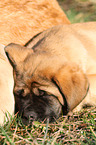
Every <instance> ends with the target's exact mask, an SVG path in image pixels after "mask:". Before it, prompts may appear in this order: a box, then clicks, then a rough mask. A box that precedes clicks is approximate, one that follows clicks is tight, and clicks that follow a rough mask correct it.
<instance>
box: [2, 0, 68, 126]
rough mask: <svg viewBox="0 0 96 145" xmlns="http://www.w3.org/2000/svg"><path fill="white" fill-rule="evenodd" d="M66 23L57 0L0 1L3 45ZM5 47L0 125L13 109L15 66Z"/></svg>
mask: <svg viewBox="0 0 96 145" xmlns="http://www.w3.org/2000/svg"><path fill="white" fill-rule="evenodd" d="M65 23H66V24H70V22H69V20H68V19H67V17H66V15H65V13H64V12H63V11H62V10H61V8H60V6H59V5H58V2H57V1H56V0H51V2H50V1H49V0H31V1H30V0H21V1H20V0H16V1H12V0H6V1H4V0H1V1H0V43H1V44H3V45H7V44H9V43H11V42H14V43H18V44H22V45H23V44H25V43H26V42H27V41H28V40H29V39H30V38H31V37H33V36H34V35H36V34H37V33H39V32H41V31H43V30H46V29H47V28H50V27H52V26H55V25H58V24H65ZM2 47H3V46H0V56H1V58H0V124H2V123H3V120H4V113H5V111H8V112H9V113H10V114H12V113H13V112H14V107H13V106H14V101H13V99H14V98H13V99H12V97H13V94H12V86H13V85H14V84H13V81H12V79H13V75H12V68H11V66H10V64H9V62H8V60H7V59H6V57H5V55H4V52H3V50H2V49H3V48H2ZM2 52H3V53H2ZM6 81H7V82H6ZM7 83H8V84H7ZM10 92H11V93H10Z"/></svg>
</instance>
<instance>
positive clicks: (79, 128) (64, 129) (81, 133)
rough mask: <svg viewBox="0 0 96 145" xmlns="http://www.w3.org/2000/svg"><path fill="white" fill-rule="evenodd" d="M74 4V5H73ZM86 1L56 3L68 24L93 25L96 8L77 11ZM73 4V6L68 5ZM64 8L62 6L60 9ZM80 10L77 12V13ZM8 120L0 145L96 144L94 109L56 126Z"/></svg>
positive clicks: (0, 128) (66, 0)
mask: <svg viewBox="0 0 96 145" xmlns="http://www.w3.org/2000/svg"><path fill="white" fill-rule="evenodd" d="M75 1H76V2H75ZM80 1H82V2H83V1H84V2H87V1H86V0H72V1H71V0H70V1H69V0H62V1H61V0H59V2H60V3H61V4H63V3H64V6H65V10H66V14H67V16H68V18H69V20H70V21H71V23H75V22H85V21H96V4H94V5H93V4H92V5H91V6H89V7H87V8H86V9H85V7H84V6H83V5H82V6H81V7H79V2H80ZM70 2H72V3H70ZM62 6H63V5H62ZM78 7H79V9H78ZM17 116H18V114H16V115H15V116H13V117H12V116H10V119H8V117H7V115H6V117H7V119H8V121H7V122H6V121H5V123H4V126H0V145H38V144H39V145H63V144H66V145H95V144H96V108H94V107H92V108H89V109H82V110H81V111H80V112H78V113H74V114H73V115H71V116H63V117H61V118H59V119H58V120H56V122H54V123H51V124H49V122H48V120H47V124H44V123H43V122H42V123H40V122H37V121H35V122H33V124H32V126H24V125H23V124H22V121H21V118H20V117H17Z"/></svg>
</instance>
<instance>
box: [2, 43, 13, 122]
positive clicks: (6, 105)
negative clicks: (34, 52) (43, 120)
mask: <svg viewBox="0 0 96 145" xmlns="http://www.w3.org/2000/svg"><path fill="white" fill-rule="evenodd" d="M13 86H14V80H13V69H12V67H11V65H10V63H9V61H8V58H7V57H6V54H5V52H4V45H0V124H3V122H4V117H5V112H6V113H10V114H11V115H12V114H13V113H14V96H13Z"/></svg>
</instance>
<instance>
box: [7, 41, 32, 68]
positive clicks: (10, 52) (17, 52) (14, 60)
mask: <svg viewBox="0 0 96 145" xmlns="http://www.w3.org/2000/svg"><path fill="white" fill-rule="evenodd" d="M5 52H6V55H7V57H8V59H9V61H10V63H11V64H12V65H13V67H14V66H16V65H18V64H19V63H20V62H23V61H24V59H25V58H26V57H27V56H28V55H29V54H31V53H33V50H32V49H30V48H26V47H24V46H21V45H19V44H15V43H10V44H9V45H7V46H6V47H5Z"/></svg>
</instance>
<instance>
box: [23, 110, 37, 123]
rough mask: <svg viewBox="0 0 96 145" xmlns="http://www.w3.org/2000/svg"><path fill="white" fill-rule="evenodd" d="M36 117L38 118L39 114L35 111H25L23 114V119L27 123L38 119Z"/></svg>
mask: <svg viewBox="0 0 96 145" xmlns="http://www.w3.org/2000/svg"><path fill="white" fill-rule="evenodd" d="M36 118H37V115H36V113H35V112H33V111H32V112H24V113H23V115H22V121H23V123H24V124H25V125H26V124H30V123H32V122H33V121H35V120H36Z"/></svg>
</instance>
